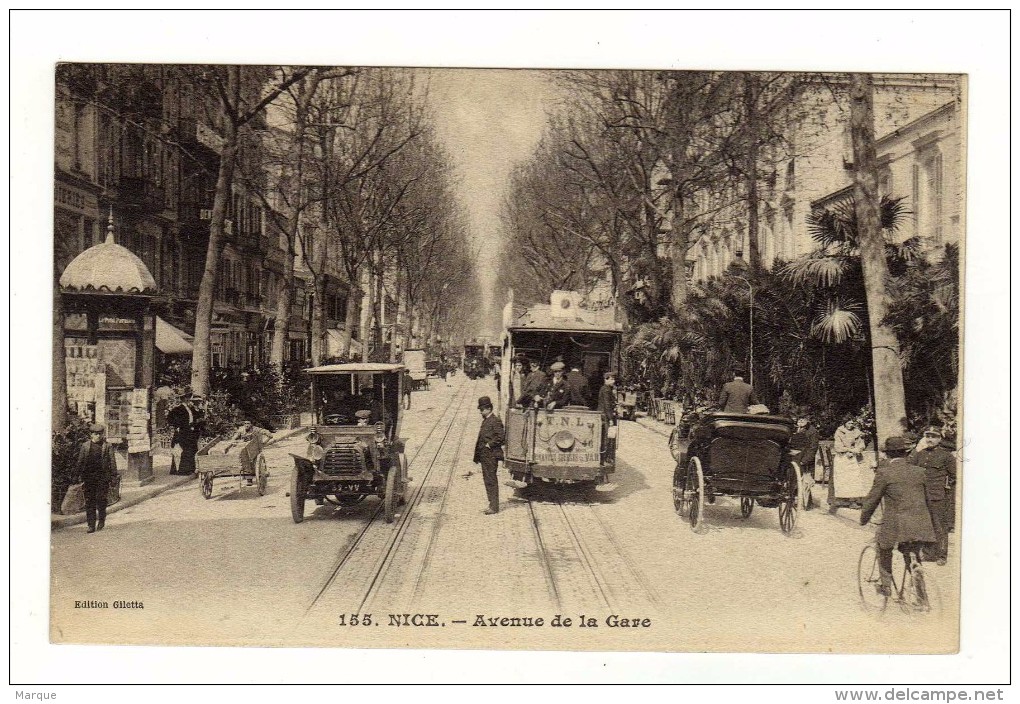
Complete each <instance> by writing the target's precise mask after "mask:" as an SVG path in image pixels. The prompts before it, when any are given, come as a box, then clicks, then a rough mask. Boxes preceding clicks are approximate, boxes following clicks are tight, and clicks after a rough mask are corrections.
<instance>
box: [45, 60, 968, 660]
mask: <svg viewBox="0 0 1020 704" xmlns="http://www.w3.org/2000/svg"><path fill="white" fill-rule="evenodd" d="M53 78H54V89H55V94H54V101H55V102H54V105H55V115H54V130H55V133H54V147H55V164H54V175H53V193H54V204H53V233H54V237H53V241H54V250H53V253H52V254H53V279H52V284H53V286H52V290H53V306H54V309H55V313H56V315H55V316H54V327H53V340H52V349H53V360H54V366H53V377H52V381H53V399H54V402H53V408H52V411H53V414H52V420H53V424H54V435H53V447H52V458H53V464H52V492H51V501H52V509H53V515H52V517H51V526H52V533H51V553H50V596H49V599H50V630H49V637H50V639H51V641H52V642H53V643H67V644H157V645H215V646H226V645H245V646H328V647H350V648H408V647H409V648H427V649H432V648H436V649H449V648H460V649H464V648H475V649H478V648H481V649H499V650H516V649H528V650H598V651H667V652H679V653H687V652H760V653H777V652H778V653H786V652H802V653H931V654H951V653H955V652H957V651H958V649H959V648H960V636H959V634H960V603H961V558H962V557H963V555H962V553H961V536H962V532H963V530H964V526H965V525H966V523H965V522H964V520H963V515H962V510H961V506H962V502H961V495H962V492H963V490H964V485H965V477H964V476H963V471H962V470H961V466H962V461H961V460H962V458H961V453H960V449H961V438H962V437H963V434H962V422H961V419H962V410H963V409H962V398H963V396H962V389H961V383H962V382H961V372H960V363H961V359H962V356H963V350H962V347H961V339H962V337H961V311H962V308H961V301H962V300H963V295H962V293H963V292H962V288H963V285H964V281H963V278H962V265H963V262H964V258H965V252H966V247H965V243H966V239H967V237H966V229H967V228H966V218H965V193H966V185H967V173H966V163H967V124H968V123H967V116H968V111H967V106H968V102H967V79H966V77H965V76H964V75H960V74H941V73H940V74H934V73H911V74H904V73H839V72H825V73H823V72H764V71H715V70H699V71H686V70H630V69H628V70H622V69H620V70H616V69H599V70H594V69H593V70H582V69H572V70H555V71H554V70H500V69H443V68H377V67H376V68H373V67H359V66H319V65H315V66H312V65H254V64H216V65H212V64H210V65H193V64H168V63H142V64H118V63H75V62H68V63H60V64H58V65H57V66H56V67H55V69H54V76H53ZM865 633H866V634H867V636H866V637H864V636H862V634H865Z"/></svg>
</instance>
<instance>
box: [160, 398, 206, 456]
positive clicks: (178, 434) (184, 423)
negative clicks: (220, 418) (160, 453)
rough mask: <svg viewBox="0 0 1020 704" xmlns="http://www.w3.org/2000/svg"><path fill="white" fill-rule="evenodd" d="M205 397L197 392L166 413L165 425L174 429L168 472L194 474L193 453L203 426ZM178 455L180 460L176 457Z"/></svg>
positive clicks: (196, 448) (196, 451)
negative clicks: (172, 452) (172, 453)
mask: <svg viewBox="0 0 1020 704" xmlns="http://www.w3.org/2000/svg"><path fill="white" fill-rule="evenodd" d="M204 404H205V399H203V398H202V397H201V396H200V395H198V394H191V396H190V397H189V398H188V400H186V401H185V402H184V403H182V404H179V405H177V406H174V407H173V408H171V409H170V413H168V414H167V417H166V422H167V425H169V426H170V427H172V428H173V429H174V434H173V437H172V438H171V439H170V446H171V447H172V448H174V450H175V452H174V455H173V460H172V461H171V463H170V474H185V475H187V474H194V473H195V471H196V467H195V455H196V454H198V438H199V436H200V435H201V433H202V429H203V428H204V427H205V412H204V410H203V406H204ZM178 455H179V456H180V461H178V459H177V457H178Z"/></svg>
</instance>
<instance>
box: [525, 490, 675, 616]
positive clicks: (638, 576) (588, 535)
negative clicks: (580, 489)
mask: <svg viewBox="0 0 1020 704" xmlns="http://www.w3.org/2000/svg"><path fill="white" fill-rule="evenodd" d="M528 510H529V517H530V522H531V527H532V533H533V535H534V538H535V545H536V552H537V554H538V557H539V561H540V563H541V565H542V571H543V573H544V574H545V576H546V582H547V587H548V590H549V594H550V597H551V598H552V600H553V601H554V602H555V604H556V607H557V608H558V609H560V610H562V609H565V608H568V607H577V608H581V609H596V608H598V609H608V610H609V611H612V612H616V611H619V610H620V609H622V608H624V607H632V606H637V605H640V606H642V607H644V608H646V609H649V608H657V607H658V606H659V603H660V600H659V597H658V595H657V593H656V592H655V590H654V588H653V587H652V586H651V584H650V583H649V581H648V579H647V578H646V577H645V576H644V575H643V574H642V573H641V571H640V569H638V567H637V566H636V565H635V564H634V562H633V560H632V559H631V558H630V557H629V556H628V555H627V554H626V552H624V550H623V548H622V546H621V545H620V542H619V539H618V538H617V537H616V535H615V533H613V531H612V529H611V528H610V527H609V526H608V525H607V524H606V522H605V521H604V520H603V518H602V517H601V516H600V515H599V514H598V507H597V506H595V505H592V504H588V503H575V502H564V501H552V502H548V501H536V500H531V499H529V500H528Z"/></svg>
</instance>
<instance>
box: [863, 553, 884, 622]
mask: <svg viewBox="0 0 1020 704" xmlns="http://www.w3.org/2000/svg"><path fill="white" fill-rule="evenodd" d="M881 586H882V578H881V576H880V574H879V569H878V550H877V549H876V548H875V546H874V545H865V546H864V549H863V550H861V556H860V558H859V559H858V560H857V594H858V595H859V596H860V598H861V606H862V607H863V608H864V610H865V611H867V612H868V613H872V614H880V613H882V612H883V611H885V607H886V606H887V605H888V604H889V595H888V594H883V593H882V591H881Z"/></svg>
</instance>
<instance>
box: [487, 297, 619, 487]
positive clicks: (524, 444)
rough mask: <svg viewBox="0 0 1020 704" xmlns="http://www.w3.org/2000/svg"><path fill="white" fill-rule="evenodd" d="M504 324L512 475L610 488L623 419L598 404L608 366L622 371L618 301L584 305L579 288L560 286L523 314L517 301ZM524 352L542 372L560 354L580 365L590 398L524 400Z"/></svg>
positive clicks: (568, 363) (503, 401) (504, 402)
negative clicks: (517, 366) (552, 402)
mask: <svg viewBox="0 0 1020 704" xmlns="http://www.w3.org/2000/svg"><path fill="white" fill-rule="evenodd" d="M503 324H504V332H503V345H502V360H501V368H502V378H503V379H504V383H503V384H502V386H501V388H500V409H501V411H502V415H503V420H504V424H505V429H506V445H505V450H504V454H505V460H504V463H505V466H506V468H507V470H508V471H509V472H510V475H511V476H512V477H513V479H514V480H516V481H519V482H524V483H527V484H531V483H533V482H538V481H541V482H547V483H554V484H564V483H566V484H590V485H594V486H596V488H598V489H600V490H611V489H612V488H613V485H612V484H611V483H610V475H611V474H612V473H613V472H614V471H615V470H616V442H617V437H616V433H617V426H615V425H613V424H612V421H609V420H608V419H606V418H604V417H603V415H602V414H601V413H600V412H599V411H598V410H597V408H598V394H599V390H600V389H601V387H602V385H603V379H604V375H605V373H606V372H614V373H616V374H618V373H619V370H620V355H621V349H620V348H621V341H622V337H623V325H622V324H621V323H620V322H619V321H617V319H616V309H615V306H613V305H612V304H608V305H602V306H600V307H596V306H593V305H590V304H587V305H586V304H585V302H584V300H583V299H582V297H581V296H580V294H578V293H576V292H573V291H554V292H553V294H552V296H551V298H550V303H548V304H539V305H535V306H532V307H530V308H528V309H527V310H525V311H524V312H523V313H521V314H520V315H515V314H514V312H513V302H512V300H511V302H510V303H508V304H507V307H506V309H504V313H503ZM521 357H526V358H527V360H528V362H529V363H530V362H531V361H533V360H534V361H537V362H538V363H539V365H540V368H541V370H542V371H547V370H548V369H549V368H550V366H552V365H553V363H555V362H557V361H562V362H563V363H564V365H565V367H566V369H568V370H571V369H577V370H578V371H580V373H581V374H582V375H583V380H580V382H581V383H583V389H584V397H585V401H586V404H585V405H568V406H565V407H562V408H554V409H552V410H549V409H548V408H547V407H546V406H545V405H544V404H538V405H537V407H532V408H529V407H526V406H524V405H521V404H519V403H518V401H519V400H520V396H521V389H519V388H514V380H513V379H511V367H512V365H513V362H514V360H515V359H518V358H521ZM573 373H574V374H575V376H576V372H573ZM521 381H523V380H521ZM521 381H518V382H517V384H518V385H522V384H521ZM577 381H578V380H575V383H577Z"/></svg>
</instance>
